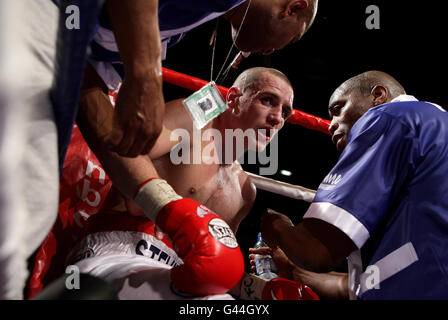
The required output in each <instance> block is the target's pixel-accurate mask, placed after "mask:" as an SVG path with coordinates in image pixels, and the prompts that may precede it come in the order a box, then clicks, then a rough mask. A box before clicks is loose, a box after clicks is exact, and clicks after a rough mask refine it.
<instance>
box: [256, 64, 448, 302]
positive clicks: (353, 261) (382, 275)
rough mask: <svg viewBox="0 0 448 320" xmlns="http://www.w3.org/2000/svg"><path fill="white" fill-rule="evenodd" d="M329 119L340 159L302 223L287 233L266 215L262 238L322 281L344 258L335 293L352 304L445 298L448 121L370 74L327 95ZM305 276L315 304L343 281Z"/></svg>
mask: <svg viewBox="0 0 448 320" xmlns="http://www.w3.org/2000/svg"><path fill="white" fill-rule="evenodd" d="M329 113H330V116H331V118H332V122H331V125H330V132H331V134H332V141H333V143H334V144H335V145H336V148H337V149H338V150H339V151H342V154H341V156H340V158H339V160H338V162H337V164H336V165H335V166H334V168H333V169H332V170H331V171H330V173H329V174H328V175H327V176H326V177H325V178H324V180H323V181H322V183H321V184H320V186H319V188H318V191H317V193H316V197H315V199H314V201H313V203H312V204H311V206H310V207H309V209H308V211H307V212H306V213H305V215H304V219H303V222H302V223H300V224H299V225H297V226H293V224H292V223H291V221H290V220H289V219H288V218H287V217H286V216H283V215H281V214H278V213H275V212H273V211H270V212H268V213H267V214H266V215H265V217H264V219H263V223H262V229H263V238H264V239H265V241H266V242H267V243H268V244H269V245H270V246H271V247H277V246H278V247H280V248H281V249H282V250H283V251H284V252H285V253H286V255H287V256H288V257H289V258H290V259H291V260H292V261H293V262H294V263H295V264H297V265H298V266H299V267H302V268H304V269H307V270H310V271H313V272H320V273H321V272H329V271H331V270H333V268H335V267H337V266H338V265H340V264H341V263H342V262H343V261H344V259H345V258H346V257H348V262H349V275H348V281H345V282H344V286H342V287H341V286H340V287H339V291H340V290H342V291H344V290H345V291H346V292H345V293H347V291H348V294H349V296H350V297H351V298H356V297H357V298H360V299H446V298H448V277H447V271H448V246H447V244H448V198H447V197H446V193H447V191H448V180H447V179H446V178H447V173H448V114H447V112H446V111H445V110H443V109H442V108H441V107H439V106H437V105H435V104H432V103H427V102H420V101H418V100H416V99H415V98H414V97H412V96H408V95H405V91H404V89H403V87H402V86H401V85H400V84H399V83H398V82H397V81H396V80H395V79H393V78H392V77H391V76H390V75H387V74H385V73H383V72H379V71H369V72H366V73H363V74H360V75H358V76H356V77H353V78H351V79H349V80H347V81H346V82H344V83H343V84H342V85H341V86H340V87H338V88H337V89H336V90H335V92H334V93H333V95H332V96H331V98H330V104H329ZM303 273H304V274H306V273H307V274H308V281H304V283H305V284H307V285H309V286H310V287H311V288H312V289H314V290H315V291H316V292H317V293H318V294H319V295H321V296H323V295H322V294H321V292H320V291H321V290H323V291H325V290H327V291H328V290H330V288H331V290H335V287H334V285H335V284H336V281H339V282H338V283H339V284H340V280H341V277H334V279H333V280H335V281H327V282H326V283H324V282H322V281H321V280H322V279H321V277H322V275H316V274H311V273H310V272H307V271H304V272H303ZM325 276H327V275H325ZM344 277H345V280H347V276H346V275H345V276H342V278H344ZM338 278H339V279H338ZM339 293H340V292H339ZM329 297H330V298H331V296H329Z"/></svg>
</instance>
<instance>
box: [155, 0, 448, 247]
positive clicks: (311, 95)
mask: <svg viewBox="0 0 448 320" xmlns="http://www.w3.org/2000/svg"><path fill="white" fill-rule="evenodd" d="M369 5H376V6H378V7H379V10H380V29H378V30H369V29H367V27H366V19H367V18H368V16H369V15H370V14H367V13H366V8H367V7H368V6H369ZM444 8H445V6H444V1H419V2H418V1H405V0H388V1H365V0H346V1H335V0H321V1H320V3H319V10H318V14H317V16H316V20H315V22H314V25H313V26H312V28H311V29H310V30H309V31H308V33H307V34H306V35H305V36H304V37H303V38H302V40H301V41H299V42H298V43H296V44H292V45H289V46H287V47H285V48H284V49H283V50H280V51H278V52H275V53H274V54H272V55H270V56H256V55H251V56H249V57H248V58H246V59H244V60H243V61H242V62H241V63H240V65H239V67H238V69H237V70H233V71H231V72H230V74H229V75H228V77H227V78H226V79H225V81H224V82H221V83H218V84H221V85H224V86H226V87H230V86H231V84H232V82H233V80H234V79H235V78H236V76H237V75H238V74H239V73H240V72H241V71H243V70H245V69H247V68H250V67H253V66H266V67H273V68H277V69H279V70H280V71H282V72H283V73H285V74H286V75H287V76H288V77H289V79H290V80H291V82H292V84H293V87H294V91H295V98H294V107H295V108H296V109H299V110H302V111H304V112H307V113H311V114H314V115H316V116H319V117H322V118H325V119H328V114H327V105H328V99H329V97H330V95H331V93H332V92H333V90H334V89H335V88H336V87H338V86H339V85H340V84H341V83H342V82H343V81H345V80H347V79H348V78H350V77H352V76H354V75H357V74H359V73H361V72H364V71H367V70H381V71H384V72H387V73H389V74H391V75H392V76H393V77H395V78H396V79H397V80H398V81H399V82H400V83H401V84H402V85H403V86H404V88H405V89H406V91H407V93H408V94H411V95H414V96H415V97H416V98H417V99H419V100H424V101H431V102H434V103H437V104H439V105H441V106H442V107H444V108H445V109H446V106H448V93H447V90H446V88H445V87H446V81H445V74H446V71H447V62H446V57H447V52H448V49H447V48H446V38H447V26H446V20H447V18H448V16H447V15H446V11H445V10H444ZM215 27H216V20H214V21H211V22H208V23H206V24H204V25H202V26H200V27H198V28H196V29H194V30H192V31H190V32H189V33H188V34H187V35H186V36H185V38H184V39H183V40H182V41H181V42H180V43H179V44H177V45H176V46H174V47H173V48H170V49H169V50H168V54H167V57H166V60H165V61H164V62H163V66H164V67H166V68H169V69H173V70H176V71H179V72H182V73H186V74H189V75H192V76H195V77H198V78H202V79H204V80H210V69H211V61H212V59H211V58H212V46H210V44H209V41H210V37H211V35H212V32H213V30H214V29H215ZM231 45H232V42H231V37H230V25H229V23H228V22H227V21H225V19H223V18H220V20H219V27H218V34H217V42H216V52H215V58H214V76H216V74H217V73H218V71H219V69H220V68H221V66H222V65H223V63H224V60H225V57H226V55H227V53H228V52H229V49H230V47H231ZM236 53H237V51H236V49H234V50H233V53H232V55H231V58H233V57H234V56H235V55H236ZM227 63H228V62H227ZM226 66H227V65H226ZM164 92H165V99H166V100H171V99H174V98H179V97H186V96H188V95H189V94H191V91H188V90H185V89H180V88H178V87H175V86H173V85H169V84H165V86H164ZM278 138H279V170H280V169H287V170H289V171H291V172H292V175H291V176H289V177H287V176H283V175H280V174H279V173H278V174H276V175H274V176H271V178H274V179H277V180H281V181H285V182H289V183H292V184H297V185H302V186H305V187H308V188H312V189H316V188H317V187H318V185H319V183H320V182H321V180H322V179H323V178H324V177H325V175H326V174H327V173H328V171H329V170H330V169H331V168H332V166H333V165H334V164H335V162H336V160H337V157H338V154H337V152H336V150H335V149H334V146H333V145H332V143H331V141H330V136H328V135H325V134H323V133H321V132H316V131H312V130H309V129H306V128H302V127H299V126H297V125H292V124H288V123H287V124H286V125H285V127H284V128H283V129H282V131H281V132H280V133H279V137H278ZM243 167H244V168H245V169H246V170H247V171H250V172H253V173H257V174H258V167H257V166H256V165H243ZM308 206H309V204H308V203H305V202H303V201H297V200H292V199H288V198H285V197H281V196H278V195H274V194H271V193H267V192H264V191H260V190H259V191H258V192H257V199H256V202H255V204H254V207H253V209H252V211H251V212H250V214H249V216H248V217H247V218H246V220H245V221H244V222H243V223H242V224H241V226H240V229H239V231H238V233H237V237H238V239H239V240H240V243H241V246H242V249H243V254H245V255H246V251H245V250H246V249H247V247H249V246H252V245H253V244H254V242H255V240H256V234H257V232H258V230H259V222H260V217H261V215H262V213H263V211H264V208H265V207H270V208H273V209H275V210H278V211H280V212H282V213H284V214H287V215H288V216H289V217H290V218H291V219H292V221H293V222H295V223H298V222H299V221H300V219H301V218H302V216H303V214H304V213H305V211H306V209H307V207H308Z"/></svg>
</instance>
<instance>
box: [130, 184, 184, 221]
mask: <svg viewBox="0 0 448 320" xmlns="http://www.w3.org/2000/svg"><path fill="white" fill-rule="evenodd" d="M179 199H182V197H181V196H179V195H178V194H177V193H176V191H174V189H173V188H172V187H171V186H170V185H169V184H168V183H167V182H166V181H165V180H163V179H153V180H151V181H148V182H147V183H146V184H145V185H143V187H141V188H140V190H139V191H138V193H137V195H136V196H135V199H134V201H135V203H136V204H137V205H138V206H139V207H140V209H142V210H143V212H144V213H145V215H146V216H147V217H148V218H149V219H151V221H152V222H154V223H155V222H156V218H157V215H158V214H159V211H160V210H162V208H163V207H165V206H166V205H167V204H168V203H170V202H171V201H174V200H179Z"/></svg>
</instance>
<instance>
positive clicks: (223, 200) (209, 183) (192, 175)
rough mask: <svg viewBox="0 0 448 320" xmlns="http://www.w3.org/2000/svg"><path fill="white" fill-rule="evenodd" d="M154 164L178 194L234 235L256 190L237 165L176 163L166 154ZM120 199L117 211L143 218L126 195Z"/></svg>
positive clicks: (160, 174) (154, 161) (235, 163)
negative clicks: (220, 221) (202, 207)
mask: <svg viewBox="0 0 448 320" xmlns="http://www.w3.org/2000/svg"><path fill="white" fill-rule="evenodd" d="M153 163H154V166H155V168H156V169H157V172H158V173H159V176H160V177H161V178H163V179H165V180H166V181H167V182H168V183H169V184H170V185H171V186H172V187H173V188H174V190H175V191H176V192H177V193H178V194H179V195H181V196H182V197H186V198H191V199H194V200H196V201H198V202H200V203H202V204H204V205H205V206H206V207H208V208H209V209H211V210H213V211H214V212H215V213H216V214H217V215H219V216H220V217H221V218H223V219H224V220H225V221H226V222H227V223H228V224H229V226H230V227H231V229H232V230H233V232H234V233H236V230H237V228H238V226H239V224H240V222H241V220H242V219H243V218H244V217H245V216H246V215H247V214H248V213H249V211H250V209H251V207H252V204H253V202H254V201H255V195H256V191H255V187H254V185H253V184H252V183H251V182H250V178H249V177H248V175H247V174H246V173H245V172H244V170H243V169H242V168H241V165H240V164H238V163H237V162H234V163H233V164H231V165H226V166H223V165H219V164H173V163H172V162H171V160H170V157H169V154H166V155H164V156H162V157H160V158H158V159H155V160H153ZM118 197H120V196H118ZM120 198H121V203H115V204H114V209H117V208H121V210H127V211H128V212H129V213H131V214H134V215H144V214H143V212H141V210H139V209H138V208H137V207H136V205H135V204H134V203H133V202H132V201H130V200H125V199H124V198H123V196H121V197H120ZM124 202H126V206H125V205H124ZM124 208H126V209H124Z"/></svg>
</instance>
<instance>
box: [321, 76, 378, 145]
mask: <svg viewBox="0 0 448 320" xmlns="http://www.w3.org/2000/svg"><path fill="white" fill-rule="evenodd" d="M371 107H373V105H372V102H371V99H369V96H363V95H361V94H360V93H359V92H358V91H357V90H347V88H345V87H344V85H342V86H340V87H339V88H338V89H336V91H335V92H334V93H333V95H332V96H331V98H330V102H329V107H328V112H329V114H330V118H331V124H330V128H329V130H330V133H331V134H332V138H331V140H332V141H333V143H334V144H335V145H336V149H337V150H338V151H339V152H342V150H344V148H345V146H346V144H347V139H348V135H349V133H350V130H351V128H352V127H353V125H354V124H355V122H356V121H357V120H358V119H359V118H360V117H361V116H362V115H363V114H364V113H366V112H367V110H369V109H370V108H371Z"/></svg>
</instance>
